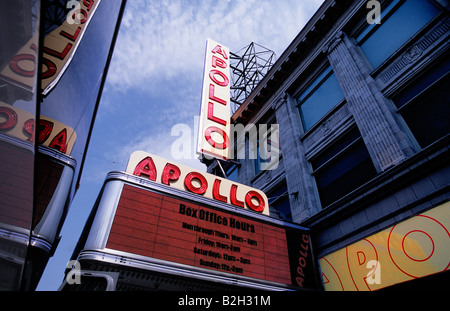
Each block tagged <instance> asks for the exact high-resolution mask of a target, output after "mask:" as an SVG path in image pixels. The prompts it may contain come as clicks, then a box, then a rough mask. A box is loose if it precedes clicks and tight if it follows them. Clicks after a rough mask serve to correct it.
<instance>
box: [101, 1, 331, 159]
mask: <svg viewBox="0 0 450 311" xmlns="http://www.w3.org/2000/svg"><path fill="white" fill-rule="evenodd" d="M322 2H323V1H322V0H308V1H306V0H303V1H298V0H277V1H273V0H223V1H210V0H193V1H184V0H160V1H153V0H152V1H144V0H129V1H128V3H127V9H126V11H125V15H124V18H123V21H122V27H121V32H120V34H119V38H118V40H117V44H116V48H115V51H114V57H113V62H112V64H111V67H110V70H109V74H108V84H107V88H106V89H107V92H105V94H104V96H103V105H105V104H106V106H108V107H109V108H112V110H110V112H112V113H115V114H120V115H121V117H123V118H124V120H123V122H122V124H123V125H122V126H123V127H124V128H123V129H121V131H120V133H117V134H118V135H122V133H129V134H128V135H127V136H129V137H127V138H126V139H119V138H118V137H117V138H116V144H115V145H114V146H111V149H112V151H113V152H112V153H113V154H115V156H114V157H115V158H116V161H117V162H121V163H122V162H123V161H124V159H128V157H129V155H130V154H131V153H132V152H133V151H136V150H143V151H147V152H150V153H153V154H156V155H159V156H162V157H165V158H167V159H171V160H174V161H178V159H174V158H173V154H172V152H171V148H172V146H173V144H174V142H176V141H177V137H173V136H171V129H172V127H173V126H174V125H175V124H177V123H185V124H187V125H188V126H189V127H190V128H191V129H192V135H193V138H192V140H191V149H192V150H195V144H196V137H194V130H195V127H196V126H197V125H196V124H194V121H193V120H194V116H195V115H198V114H199V110H200V96H201V84H202V82H201V81H202V75H203V62H204V60H203V58H204V54H205V47H206V39H207V38H211V39H214V40H216V41H218V42H221V43H222V44H224V45H226V46H228V47H229V48H230V49H231V51H236V52H237V51H239V50H240V49H241V48H243V47H245V46H246V45H248V44H249V43H251V42H256V43H258V44H260V45H262V46H265V47H267V48H270V49H272V50H274V51H275V52H276V53H277V55H278V56H279V55H281V53H282V52H283V51H284V50H285V49H286V48H287V46H288V45H289V44H290V43H291V41H292V40H293V39H294V38H295V36H296V35H297V34H298V32H299V31H300V30H301V28H302V27H303V26H304V25H305V23H306V22H307V21H308V19H309V18H310V17H311V16H312V14H313V13H314V12H315V11H316V10H317V8H318V7H319V5H320V4H321V3H322ZM117 91H119V92H118V93H117ZM107 115H108V114H106V115H105V116H107ZM125 118H126V119H125ZM111 131H114V129H112V130H111ZM124 142H125V143H124ZM119 159H120V160H119ZM178 162H179V161H178ZM183 162H184V163H183ZM182 163H183V164H186V165H189V166H193V167H196V168H199V166H200V167H203V165H202V164H200V163H199V161H198V160H196V159H194V158H193V159H192V160H189V161H186V160H184V159H183V160H182Z"/></svg>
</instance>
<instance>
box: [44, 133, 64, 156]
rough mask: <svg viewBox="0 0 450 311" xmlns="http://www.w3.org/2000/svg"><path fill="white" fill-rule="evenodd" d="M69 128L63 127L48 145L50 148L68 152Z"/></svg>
mask: <svg viewBox="0 0 450 311" xmlns="http://www.w3.org/2000/svg"><path fill="white" fill-rule="evenodd" d="M66 142H67V130H66V129H63V130H62V131H61V132H59V133H58V135H56V136H55V138H53V140H52V141H51V142H50V144H49V145H48V146H49V147H50V148H53V149H56V150H59V151H61V152H62V153H66V151H67V143H66Z"/></svg>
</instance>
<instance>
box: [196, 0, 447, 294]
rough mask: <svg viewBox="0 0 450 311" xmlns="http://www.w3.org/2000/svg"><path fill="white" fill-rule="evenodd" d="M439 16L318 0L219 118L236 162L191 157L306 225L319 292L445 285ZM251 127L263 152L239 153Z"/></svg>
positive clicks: (439, 10)
mask: <svg viewBox="0 0 450 311" xmlns="http://www.w3.org/2000/svg"><path fill="white" fill-rule="evenodd" d="M448 10H449V4H448V1H434V0H411V1H410V0H408V1H402V0H386V1H325V2H324V3H323V5H322V6H321V7H320V8H319V10H318V11H317V12H316V14H315V15H314V16H313V17H312V18H311V20H310V21H309V22H308V23H307V24H306V26H305V27H304V28H303V29H302V30H301V32H300V33H299V34H298V36H297V37H296V38H295V39H294V40H293V42H292V43H291V44H290V45H289V47H288V48H287V49H286V51H285V52H284V53H283V54H282V55H281V57H280V58H279V59H278V60H277V62H276V63H275V64H274V65H273V67H272V69H271V70H270V71H269V72H268V74H267V75H266V76H265V77H264V79H263V80H262V81H261V82H260V83H259V85H258V86H257V87H256V88H255V89H254V90H253V92H252V93H251V95H250V96H248V98H247V99H246V100H245V101H244V103H243V104H242V105H241V106H240V107H239V109H238V110H237V111H236V112H235V113H234V115H233V116H232V122H234V123H235V124H242V125H244V126H246V131H244V134H243V135H246V136H241V137H237V136H238V134H236V137H234V139H235V141H236V142H239V141H245V142H246V144H245V146H243V147H241V145H240V144H239V143H236V144H235V148H237V149H239V148H244V149H245V153H246V156H245V157H236V158H235V159H234V160H233V161H227V162H225V161H221V166H219V165H218V162H217V161H211V160H206V159H204V160H203V161H204V162H205V163H206V164H207V165H208V172H211V173H214V174H217V175H223V172H225V174H226V175H227V177H228V178H229V179H233V180H236V181H238V182H240V183H243V184H247V185H250V186H253V187H255V188H258V189H261V190H263V191H264V192H265V193H266V194H267V196H268V198H269V204H270V211H271V216H273V217H278V218H282V219H285V220H289V221H292V222H295V223H298V224H301V225H302V226H304V227H307V228H309V229H310V230H311V237H312V240H313V249H314V256H315V257H316V258H317V259H318V260H317V261H318V262H317V264H318V267H319V268H320V275H321V277H322V286H323V289H325V290H377V289H381V288H394V287H392V285H394V284H400V285H397V286H412V287H413V288H414V287H415V286H424V287H427V288H437V285H436V284H437V283H436V282H435V281H436V280H443V279H448V272H447V271H448V269H449V266H450V264H449V258H450V253H449V251H450V250H449V249H448V242H449V240H450V235H449V230H450V227H449V222H448V215H449V212H450V205H449V203H448V202H449V197H450V195H449V183H450V167H449V159H450V154H449V150H448V149H449V132H450V124H449V119H450V118H449V116H450V103H449V94H448V90H447V89H446V88H447V86H448V79H449V74H448V72H449V60H450V58H449V51H448V39H449V27H450V20H449V15H448V13H449V12H448ZM262 124H265V125H270V124H276V125H278V127H277V128H278V129H279V131H278V133H279V139H275V136H274V137H273V138H272V139H269V140H265V138H264V137H258V138H259V140H258V142H261V141H266V142H268V145H269V148H268V149H269V154H270V152H273V153H272V157H270V156H267V155H263V154H261V153H260V152H258V155H257V156H256V157H253V158H252V157H251V156H249V155H250V154H252V152H253V151H252V150H254V149H255V148H257V150H258V151H259V150H260V149H262V146H261V145H258V146H256V147H255V146H252V144H251V142H252V141H254V139H252V138H251V137H250V136H251V134H250V132H251V131H250V129H251V128H252V127H254V126H256V128H258V126H259V125H262ZM273 133H275V132H274V131H273ZM270 134H271V133H270V131H269V134H266V135H270ZM231 135H234V134H233V133H232V134H231ZM240 135H242V133H241V134H240ZM240 139H241V140H240ZM238 146H239V148H238ZM270 147H271V148H270ZM270 150H272V151H270ZM239 152H242V151H239V150H236V152H235V154H239ZM426 276H427V277H426ZM428 280H429V281H428ZM407 281H411V282H407ZM415 284H417V285H415ZM419 284H421V285H419ZM429 286H431V287H429Z"/></svg>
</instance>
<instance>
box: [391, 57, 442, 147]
mask: <svg viewBox="0 0 450 311" xmlns="http://www.w3.org/2000/svg"><path fill="white" fill-rule="evenodd" d="M449 71H450V60H449V59H448V58H447V60H446V61H437V62H436V64H435V65H434V66H433V67H432V68H430V70H428V71H427V72H426V73H424V74H423V75H422V76H420V77H419V78H418V79H416V80H415V81H413V82H412V83H410V84H409V85H408V86H407V87H406V88H405V89H404V90H402V91H401V92H400V93H398V94H397V95H396V96H394V97H393V101H394V103H395V105H396V106H397V108H398V112H399V113H400V114H401V116H402V117H403V119H404V120H405V122H406V124H407V125H408V126H409V129H410V130H411V132H412V133H413V135H414V137H415V138H416V140H417V142H418V143H419V145H420V146H421V147H422V148H424V147H426V146H428V145H429V144H431V143H433V142H435V141H436V140H438V139H439V138H441V137H444V136H445V135H447V134H448V133H450V118H449V116H450V99H449V96H448V86H449V85H450V84H449V83H450V74H449Z"/></svg>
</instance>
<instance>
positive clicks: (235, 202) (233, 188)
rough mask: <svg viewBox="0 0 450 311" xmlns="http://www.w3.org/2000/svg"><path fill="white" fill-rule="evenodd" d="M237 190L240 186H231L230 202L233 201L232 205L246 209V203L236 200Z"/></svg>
mask: <svg viewBox="0 0 450 311" xmlns="http://www.w3.org/2000/svg"><path fill="white" fill-rule="evenodd" d="M237 189H238V186H236V185H231V189H230V200H231V204H233V205H236V206H239V207H244V201H239V200H238V199H237V198H236V194H237Z"/></svg>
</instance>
